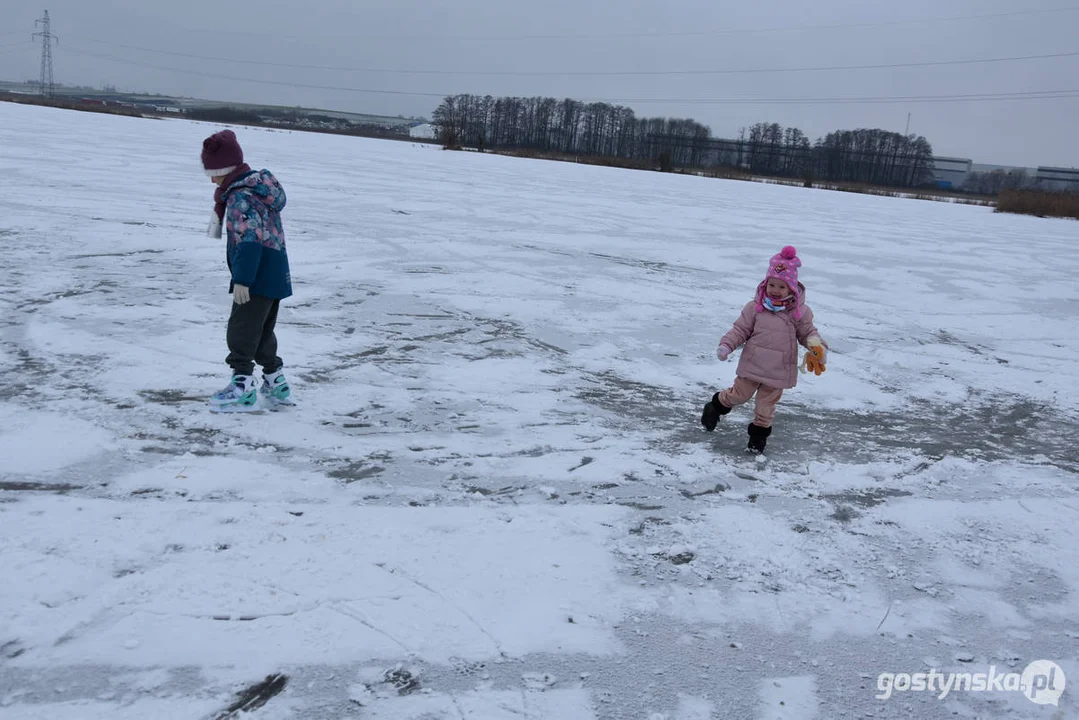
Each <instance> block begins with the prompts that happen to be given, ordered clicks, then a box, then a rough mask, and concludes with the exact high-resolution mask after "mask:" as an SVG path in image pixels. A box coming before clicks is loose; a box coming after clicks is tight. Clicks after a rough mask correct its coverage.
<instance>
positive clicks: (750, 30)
mask: <svg viewBox="0 0 1079 720" xmlns="http://www.w3.org/2000/svg"><path fill="white" fill-rule="evenodd" d="M29 5H30V4H29V3H26V2H21V1H20V2H16V0H0V79H6V80H23V79H28V78H36V77H38V76H39V73H40V49H39V46H35V45H32V44H30V43H29V42H26V41H29V33H31V32H33V30H34V20H35V19H37V18H39V17H41V16H42V13H43V10H44V9H45V8H48V10H49V12H50V15H51V17H52V26H53V32H54V33H55V34H57V35H58V36H59V37H60V44H59V45H58V46H57V47H56V49H55V51H54V52H55V60H54V66H55V79H56V81H57V82H63V83H67V84H86V85H93V86H101V85H102V84H104V83H110V84H113V85H116V86H117V87H118V88H120V89H122V90H137V91H152V92H161V93H172V94H182V95H190V96H195V97H201V98H207V99H214V100H232V101H237V102H259V103H268V104H281V105H304V106H307V107H321V108H327V109H338V110H351V111H359V112H370V113H375V114H388V115H398V114H403V115H407V116H413V115H422V116H429V115H430V114H431V112H432V111H433V110H434V108H435V107H436V106H437V105H438V102H439V99H440V97H441V96H442V95H445V94H452V93H459V92H470V93H476V94H481V95H482V94H491V95H495V96H498V95H518V96H529V95H544V96H553V97H558V98H562V97H574V98H578V99H583V100H592V99H596V100H599V99H615V100H624V101H625V102H623V103H622V104H625V105H629V106H630V107H632V108H633V109H634V110H635V111H636V113H637V115H638V116H641V117H644V116H656V115H659V116H672V117H692V118H694V119H696V120H698V121H700V122H702V123H704V124H706V125H708V126H710V127H711V129H712V133H713V134H714V135H716V136H719V137H735V136H737V134H738V130H739V128H741V127H743V126H746V125H750V124H752V123H754V122H759V121H767V122H778V123H780V124H782V125H784V126H788V125H793V126H796V127H800V128H801V129H802V130H803V131H805V132H806V134H808V135H809V136H810V137H811V138H813V139H816V138H817V137H819V136H821V135H823V134H825V133H827V132H829V131H831V130H835V129H838V128H844V129H853V128H858V127H882V128H886V129H889V130H895V131H898V132H903V130H904V127H905V125H906V123H907V113H908V112H909V113H911V119H910V130H911V132H915V133H918V134H922V135H925V136H926V137H927V138H928V139H929V141H930V142H931V143H932V144H933V149H934V151H935V153H936V154H937V155H951V156H959V157H969V158H972V159H973V160H974V161H975V162H985V163H999V164H1015V165H1023V166H1036V165H1066V166H1079V143H1077V142H1076V140H1075V134H1074V129H1075V125H1076V119H1077V115H1079V57H1077V56H1071V57H1058V58H1049V59H1034V60H1022V61H1012V62H993V63H983V64H955V65H935V66H925V67H906V68H886V69H857V70H832V71H808V72H776V73H759V72H758V73H747V74H692V75H678V74H667V75H656V74H652V75H647V74H637V75H633V74H616V75H610V74H608V75H591V76H590V75H582V74H581V73H589V72H591V73H634V72H635V73H641V72H652V73H655V72H668V71H685V70H692V71H702V70H760V69H772V68H784V69H785V68H810V67H818V68H819V67H821V66H825V67H827V66H836V65H840V66H850V65H879V64H902V63H916V62H939V61H954V60H969V59H985V58H1011V57H1020V56H1030V55H1046V54H1054V53H1069V52H1079V0H1022V1H1021V2H1020V1H1019V0H947V1H945V2H942V1H941V0H905V1H904V2H894V1H889V2H882V1H880V0H814V2H811V3H810V2H805V0H752V1H750V0H743V1H742V2H737V3H735V2H726V1H724V0H666V1H663V0H638V1H636V2H633V1H632V0H629V1H627V0H533V1H531V2H519V1H518V0H443V2H437V1H436V0H393V1H392V2H390V1H384V2H370V1H364V0H354V1H351V2H350V1H347V0H258V2H222V1H221V0H183V1H182V2H168V3H158V2H153V1H150V0H42V2H41V4H40V5H39V4H38V3H34V5H35V6H37V7H36V9H35V8H31V7H30V6H29ZM1068 7H1071V8H1074V10H1072V11H1060V10H1061V8H1068ZM1038 10H1051V11H1052V12H1041V13H1033V12H1031V11H1038ZM1000 13H1025V14H1015V15H1009V16H1007V17H980V18H972V17H970V16H986V15H993V14H1000ZM1026 13H1029V14H1026ZM960 17H964V18H965V19H954V18H960ZM946 18H953V19H946ZM852 25H857V27H852ZM822 26H823V27H822ZM836 26H845V27H836ZM24 33H25V34H24ZM24 42H25V44H16V43H24ZM124 45H127V46H132V47H122V46H124ZM134 48H145V49H147V50H140V49H134ZM87 53H91V54H92V55H98V56H102V57H92V56H91V55H89V54H87ZM190 56H197V57H190ZM213 57H216V58H224V59H225V60H213V59H205V58H213ZM105 58H114V59H115V60H121V61H123V62H116V61H114V60H109V59H105ZM240 61H243V62H240ZM260 63H284V64H301V65H317V66H333V67H337V68H342V67H343V68H350V69H351V68H368V69H375V70H378V72H360V71H354V70H317V69H299V68H285V67H267V66H265V65H260ZM177 70H182V71H185V72H177ZM385 70H423V71H437V73H427V74H403V73H388V72H385ZM492 72H497V73H518V74H505V75H492V74H487V75H483V74H467V73H492ZM458 73H459V74H458ZM543 73H547V74H543ZM558 73H562V74H558ZM222 75H227V76H230V77H232V78H236V79H222V78H221V77H220V76H222ZM254 80H263V81H274V82H277V83H284V84H267V83H265V82H263V83H259V82H253V81H254ZM292 85H320V86H324V87H329V88H336V89H316V88H304V87H294V86H292ZM359 89H364V90H386V91H395V92H398V93H427V94H429V95H424V94H415V95H413V94H378V93H367V92H358V91H356V90H359ZM1042 90H1074V91H1076V92H1075V93H1073V95H1072V97H1068V98H1055V99H1036V100H1025V101H1020V100H1006V101H1004V100H992V101H980V102H961V103H960V102H913V101H903V102H890V103H874V104H838V103H834V102H829V103H823V104H805V103H791V102H781V103H774V104H748V103H741V102H739V103H723V104H720V103H714V102H713V103H687V102H684V101H685V100H688V99H696V100H750V99H755V100H761V99H767V100H782V101H789V100H791V99H796V98H803V99H806V98H808V99H831V98H843V97H847V98H866V97H870V98H881V97H893V98H894V97H908V96H927V95H945V96H947V95H952V96H954V95H972V94H1001V93H1029V92H1033V91H1042ZM649 100H666V101H665V102H647V101H649Z"/></svg>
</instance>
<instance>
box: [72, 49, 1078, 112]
mask: <svg viewBox="0 0 1079 720" xmlns="http://www.w3.org/2000/svg"><path fill="white" fill-rule="evenodd" d="M68 50H71V48H68ZM73 52H75V53H76V54H79V55H86V56H89V57H95V58H98V59H101V60H108V61H110V62H116V63H120V64H123V65H134V66H137V67H141V68H148V69H152V70H162V71H166V72H177V73H182V74H185V75H194V76H197V77H204V78H211V79H217V80H231V81H235V82H246V83H256V84H260V85H276V86H281V87H291V88H303V89H308V90H333V91H338V92H351V93H366V94H377V95H408V96H414V97H437V98H444V97H446V96H448V95H458V94H461V93H459V92H415V91H408V90H378V89H372V88H357V87H345V86H340V85H315V84H309V83H295V82H286V81H283V80H260V79H257V78H245V77H237V76H235V75H224V74H221V73H211V72H202V71H198V70H185V69H182V68H170V67H161V66H158V65H147V64H144V63H139V62H134V61H131V60H126V59H123V58H114V57H110V56H108V55H99V54H97V53H88V52H85V51H82V50H73ZM1072 97H1079V88H1077V89H1070V90H1035V91H1025V92H1011V93H980V94H969V95H956V94H950V95H911V96H900V97H849V98H843V97H838V98H711V99H710V98H591V100H592V101H593V102H608V103H627V104H629V103H633V104H648V103H664V104H671V105H695V104H713V105H719V104H730V105H773V104H790V105H799V104H814V105H831V104H856V103H857V104H875V103H893V102H983V101H993V100H1049V99H1067V98H1072Z"/></svg>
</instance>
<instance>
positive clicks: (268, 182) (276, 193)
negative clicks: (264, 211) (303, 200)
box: [228, 170, 285, 212]
mask: <svg viewBox="0 0 1079 720" xmlns="http://www.w3.org/2000/svg"><path fill="white" fill-rule="evenodd" d="M236 190H248V191H249V195H251V196H253V197H256V198H258V199H259V200H261V201H262V202H263V203H265V204H266V205H267V206H268V207H269V208H270V209H271V210H276V211H277V212H280V211H281V210H282V209H283V208H284V207H285V189H284V188H283V187H281V183H279V182H278V181H277V178H275V177H274V175H273V173H271V172H270V171H269V170H259V171H257V172H249V173H247V174H246V175H244V176H243V177H240V178H237V179H236V181H235V182H233V183H232V184H231V185H229V189H228V192H230V193H231V192H234V191H236Z"/></svg>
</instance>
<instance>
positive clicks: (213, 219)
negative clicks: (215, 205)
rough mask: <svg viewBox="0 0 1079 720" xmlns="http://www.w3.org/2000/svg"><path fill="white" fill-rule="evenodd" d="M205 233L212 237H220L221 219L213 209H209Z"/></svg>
mask: <svg viewBox="0 0 1079 720" xmlns="http://www.w3.org/2000/svg"><path fill="white" fill-rule="evenodd" d="M206 234H207V235H209V236H210V237H212V238H219V237H221V220H220V219H218V217H217V213H216V212H214V211H213V210H211V211H210V225H209V226H208V227H207V228H206Z"/></svg>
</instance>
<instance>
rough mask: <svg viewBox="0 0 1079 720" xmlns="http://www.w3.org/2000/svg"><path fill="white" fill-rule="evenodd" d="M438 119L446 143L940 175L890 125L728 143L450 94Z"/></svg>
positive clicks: (562, 109)
mask: <svg viewBox="0 0 1079 720" xmlns="http://www.w3.org/2000/svg"><path fill="white" fill-rule="evenodd" d="M433 122H434V125H435V126H436V127H437V128H438V133H439V139H440V141H441V142H442V143H443V144H445V145H446V146H447V147H459V146H467V147H476V148H480V149H493V150H532V151H537V152H544V153H559V154H565V155H577V156H591V157H601V158H612V159H613V158H618V159H622V160H632V161H647V162H651V163H652V164H654V165H657V166H658V167H659V168H660V169H664V170H670V169H672V168H674V167H678V168H685V169H709V168H723V167H726V168H736V169H739V170H743V171H747V172H750V173H754V174H761V175H771V176H776V177H790V178H800V179H806V180H809V179H814V180H821V181H830V182H857V183H870V184H875V185H887V186H893V187H917V186H920V185H925V184H927V183H930V182H932V180H933V148H932V146H931V145H930V144H929V141H928V140H926V139H925V138H924V137H921V136H914V135H901V134H899V133H894V132H888V131H886V130H866V129H862V130H837V131H836V132H833V133H829V134H828V135H826V136H825V137H823V138H820V139H818V140H817V141H816V142H815V143H811V142H810V140H809V138H808V137H807V136H806V134H805V133H804V132H802V131H801V130H799V129H798V128H793V127H791V128H783V127H782V126H780V125H779V124H777V123H757V124H755V125H753V126H751V127H749V128H748V129H744V130H743V131H742V134H741V137H740V138H738V139H737V140H725V139H719V138H713V137H712V133H711V130H710V129H709V128H708V127H707V126H705V125H702V124H700V123H698V122H696V121H695V120H691V119H670V118H638V117H637V116H636V115H635V113H634V112H633V110H632V109H630V108H628V107H623V106H621V105H611V104H608V103H600V102H597V103H583V102H580V101H577V100H570V99H566V100H555V99H554V98H544V97H530V98H518V97H502V98H493V97H491V96H489V95H488V96H483V97H481V96H477V95H453V96H448V97H446V98H445V99H444V100H443V101H442V104H441V105H439V107H438V108H437V109H436V110H435V112H434V115H433Z"/></svg>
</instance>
